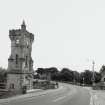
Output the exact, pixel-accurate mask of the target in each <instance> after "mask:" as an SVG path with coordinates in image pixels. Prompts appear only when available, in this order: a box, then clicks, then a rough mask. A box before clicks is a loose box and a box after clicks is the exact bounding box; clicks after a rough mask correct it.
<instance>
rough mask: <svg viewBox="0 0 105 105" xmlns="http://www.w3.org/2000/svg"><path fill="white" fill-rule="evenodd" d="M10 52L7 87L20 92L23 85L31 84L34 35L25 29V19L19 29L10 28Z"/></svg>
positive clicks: (28, 86) (29, 86)
mask: <svg viewBox="0 0 105 105" xmlns="http://www.w3.org/2000/svg"><path fill="white" fill-rule="evenodd" d="M9 38H10V40H11V54H10V57H9V59H8V74H7V89H9V90H11V91H14V92H21V91H22V88H23V86H26V87H27V89H31V88H32V86H33V83H32V80H33V60H32V57H31V51H32V43H33V41H34V35H33V34H32V33H30V32H28V31H27V30H26V25H25V21H23V23H22V25H21V29H16V30H14V29H13V30H10V31H9Z"/></svg>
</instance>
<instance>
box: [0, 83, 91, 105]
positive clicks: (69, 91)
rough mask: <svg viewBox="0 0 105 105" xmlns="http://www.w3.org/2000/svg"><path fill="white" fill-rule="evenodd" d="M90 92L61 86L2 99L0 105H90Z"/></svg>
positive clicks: (72, 86) (69, 86)
mask: <svg viewBox="0 0 105 105" xmlns="http://www.w3.org/2000/svg"><path fill="white" fill-rule="evenodd" d="M90 97H91V95H90V94H89V90H87V89H84V88H82V87H79V86H74V85H70V84H61V85H60V87H59V88H58V89H50V90H43V91H40V90H38V92H35V91H34V90H31V91H30V92H29V93H28V94H25V95H21V96H15V97H11V98H8V99H1V100H0V105H90Z"/></svg>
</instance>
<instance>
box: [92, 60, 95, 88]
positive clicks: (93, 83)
mask: <svg viewBox="0 0 105 105" xmlns="http://www.w3.org/2000/svg"><path fill="white" fill-rule="evenodd" d="M92 64H93V65H92V71H93V75H92V85H93V86H94V85H95V72H94V66H95V62H94V61H93V62H92Z"/></svg>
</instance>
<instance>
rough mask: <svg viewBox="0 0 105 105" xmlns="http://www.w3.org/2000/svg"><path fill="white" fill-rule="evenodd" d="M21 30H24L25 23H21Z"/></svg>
mask: <svg viewBox="0 0 105 105" xmlns="http://www.w3.org/2000/svg"><path fill="white" fill-rule="evenodd" d="M21 29H26V24H25V21H24V20H23V22H22V25H21Z"/></svg>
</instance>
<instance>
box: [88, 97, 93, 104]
mask: <svg viewBox="0 0 105 105" xmlns="http://www.w3.org/2000/svg"><path fill="white" fill-rule="evenodd" d="M89 105H94V104H93V97H92V96H91V98H90V104H89Z"/></svg>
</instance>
